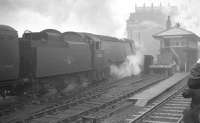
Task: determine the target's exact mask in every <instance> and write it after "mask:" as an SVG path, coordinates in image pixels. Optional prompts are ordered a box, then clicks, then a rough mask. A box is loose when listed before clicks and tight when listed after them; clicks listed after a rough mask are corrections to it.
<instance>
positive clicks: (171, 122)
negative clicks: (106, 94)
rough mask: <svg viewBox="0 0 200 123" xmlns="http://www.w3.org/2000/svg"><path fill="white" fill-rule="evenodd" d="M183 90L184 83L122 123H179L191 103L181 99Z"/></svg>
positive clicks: (188, 100)
mask: <svg viewBox="0 0 200 123" xmlns="http://www.w3.org/2000/svg"><path fill="white" fill-rule="evenodd" d="M183 81H184V80H183ZM185 88H186V85H185V83H180V84H177V85H176V86H175V87H174V88H171V90H169V91H170V92H168V93H167V92H165V93H164V94H163V95H161V97H160V98H159V97H158V99H155V100H154V101H152V103H151V104H149V105H147V106H146V107H145V108H144V110H143V111H140V112H138V114H135V115H132V118H129V119H126V121H125V122H124V123H181V120H182V117H183V116H182V112H183V110H184V109H186V108H187V107H189V105H190V102H191V99H188V98H187V99H186V98H183V97H182V91H183V90H184V89H185Z"/></svg>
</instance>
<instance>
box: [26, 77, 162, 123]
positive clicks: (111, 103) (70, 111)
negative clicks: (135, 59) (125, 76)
mask: <svg viewBox="0 0 200 123" xmlns="http://www.w3.org/2000/svg"><path fill="white" fill-rule="evenodd" d="M163 79H164V78H163V77H152V78H151V77H147V78H145V80H138V81H136V82H131V83H130V82H129V85H126V84H125V82H124V83H123V84H125V85H126V86H125V85H124V87H123V89H121V90H120V91H119V88H122V87H121V86H122V85H120V84H119V85H118V88H117V87H113V88H109V89H108V90H102V89H101V91H100V94H99V96H95V97H94V98H91V99H86V100H85V101H81V102H78V103H77V102H73V103H75V104H71V103H70V104H69V103H66V104H63V105H59V106H56V107H53V108H50V109H47V110H45V111H42V112H39V113H36V114H33V115H32V116H31V117H29V118H27V119H26V120H25V121H24V122H27V123H38V122H47V121H52V123H53V122H54V123H56V122H69V123H71V122H72V121H74V122H76V121H77V120H80V118H82V116H83V115H87V114H89V113H92V112H97V111H99V110H102V109H105V108H108V107H116V105H118V104H120V102H122V101H123V100H125V99H126V98H128V97H130V96H132V95H133V94H134V93H136V92H137V91H139V90H140V89H143V88H145V87H149V86H150V85H152V84H155V83H157V82H159V81H160V80H163ZM129 81H130V80H129ZM130 85H131V86H130ZM108 91H111V93H112V91H114V92H113V93H112V94H114V95H112V94H111V95H108V94H107V93H109V92H108ZM97 92H98V91H97ZM102 95H103V96H102ZM97 97H98V98H97Z"/></svg>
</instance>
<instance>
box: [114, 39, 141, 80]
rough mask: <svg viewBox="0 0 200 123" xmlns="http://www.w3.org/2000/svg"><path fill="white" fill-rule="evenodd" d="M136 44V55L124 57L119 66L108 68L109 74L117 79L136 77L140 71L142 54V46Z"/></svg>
mask: <svg viewBox="0 0 200 123" xmlns="http://www.w3.org/2000/svg"><path fill="white" fill-rule="evenodd" d="M135 44H136V53H135V54H132V55H129V56H127V57H126V60H125V61H124V62H123V63H122V64H121V65H118V66H117V65H114V64H112V65H111V66H110V74H111V75H112V76H113V77H116V78H117V79H120V78H124V77H128V76H132V75H138V74H139V73H140V72H141V71H142V70H141V67H142V65H143V59H144V57H143V54H142V45H141V44H139V43H137V42H136V43H135Z"/></svg>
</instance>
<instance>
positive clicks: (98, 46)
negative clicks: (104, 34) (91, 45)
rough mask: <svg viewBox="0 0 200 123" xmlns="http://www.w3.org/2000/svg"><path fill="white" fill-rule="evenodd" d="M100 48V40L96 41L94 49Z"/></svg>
mask: <svg viewBox="0 0 200 123" xmlns="http://www.w3.org/2000/svg"><path fill="white" fill-rule="evenodd" d="M100 48H101V42H100V41H97V42H96V49H97V50H98V49H100Z"/></svg>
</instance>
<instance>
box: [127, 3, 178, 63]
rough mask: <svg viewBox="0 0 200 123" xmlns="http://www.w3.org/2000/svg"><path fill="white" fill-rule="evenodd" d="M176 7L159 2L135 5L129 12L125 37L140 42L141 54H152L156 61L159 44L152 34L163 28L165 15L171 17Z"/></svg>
mask: <svg viewBox="0 0 200 123" xmlns="http://www.w3.org/2000/svg"><path fill="white" fill-rule="evenodd" d="M176 9H177V8H176V7H174V6H163V5H161V4H160V5H159V6H155V5H153V4H151V5H146V4H143V6H137V5H135V10H134V12H131V13H130V16H129V18H128V20H127V22H126V23H127V25H126V30H127V38H128V39H131V40H134V41H135V42H137V43H138V44H140V45H141V46H142V52H143V54H145V55H153V56H154V59H155V61H156V58H157V55H158V54H159V48H160V44H159V42H158V41H157V40H156V39H155V38H153V37H152V35H153V34H155V33H157V32H160V31H162V30H164V29H165V24H166V20H167V16H168V15H170V16H171V17H173V16H174V15H175V14H176V11H177V10H176ZM166 10H168V11H166Z"/></svg>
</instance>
